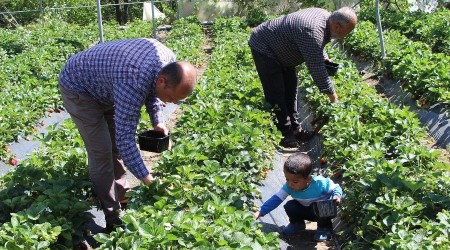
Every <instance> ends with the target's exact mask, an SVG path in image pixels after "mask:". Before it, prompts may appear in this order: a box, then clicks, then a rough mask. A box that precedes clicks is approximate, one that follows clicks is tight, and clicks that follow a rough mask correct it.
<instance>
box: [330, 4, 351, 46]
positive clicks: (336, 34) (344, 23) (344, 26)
mask: <svg viewBox="0 0 450 250" xmlns="http://www.w3.org/2000/svg"><path fill="white" fill-rule="evenodd" d="M328 21H329V23H330V30H331V37H332V38H336V39H341V38H344V37H345V36H346V35H348V33H350V32H351V31H352V30H353V29H354V28H355V26H356V22H357V21H358V18H357V17H356V13H355V11H354V10H353V9H352V8H350V7H342V8H340V9H338V10H336V11H334V12H333V13H331V15H330V17H329V18H328Z"/></svg>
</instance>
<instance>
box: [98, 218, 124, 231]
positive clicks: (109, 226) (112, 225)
mask: <svg viewBox="0 0 450 250" xmlns="http://www.w3.org/2000/svg"><path fill="white" fill-rule="evenodd" d="M118 227H120V228H125V224H123V222H122V220H121V219H120V218H117V219H114V220H113V221H111V222H106V228H105V229H104V230H103V232H102V233H105V234H109V233H111V232H113V231H115V230H116V228H118Z"/></svg>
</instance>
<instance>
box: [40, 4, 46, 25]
mask: <svg viewBox="0 0 450 250" xmlns="http://www.w3.org/2000/svg"><path fill="white" fill-rule="evenodd" d="M39 10H40V12H41V22H42V25H44V24H45V21H44V9H43V6H42V0H39Z"/></svg>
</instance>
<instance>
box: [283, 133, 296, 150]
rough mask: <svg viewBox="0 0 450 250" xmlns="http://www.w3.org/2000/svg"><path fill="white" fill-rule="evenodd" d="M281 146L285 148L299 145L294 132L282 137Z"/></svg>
mask: <svg viewBox="0 0 450 250" xmlns="http://www.w3.org/2000/svg"><path fill="white" fill-rule="evenodd" d="M280 146H282V147H284V148H296V147H298V142H297V138H296V137H295V136H294V135H293V134H289V135H286V136H284V137H283V138H282V139H281V141H280Z"/></svg>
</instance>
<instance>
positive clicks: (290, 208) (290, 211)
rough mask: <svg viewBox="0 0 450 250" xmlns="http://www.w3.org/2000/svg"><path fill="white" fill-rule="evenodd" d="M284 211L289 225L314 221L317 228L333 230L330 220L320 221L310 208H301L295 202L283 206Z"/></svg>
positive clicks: (301, 206)
mask: <svg viewBox="0 0 450 250" xmlns="http://www.w3.org/2000/svg"><path fill="white" fill-rule="evenodd" d="M284 210H285V211H286V214H287V216H288V217H289V222H290V223H305V220H308V221H316V222H317V227H318V228H328V229H332V228H333V223H332V222H331V219H320V218H318V217H317V216H316V215H315V214H314V211H313V208H312V206H303V205H302V204H300V203H299V202H298V201H296V200H290V201H288V202H286V204H285V205H284Z"/></svg>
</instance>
